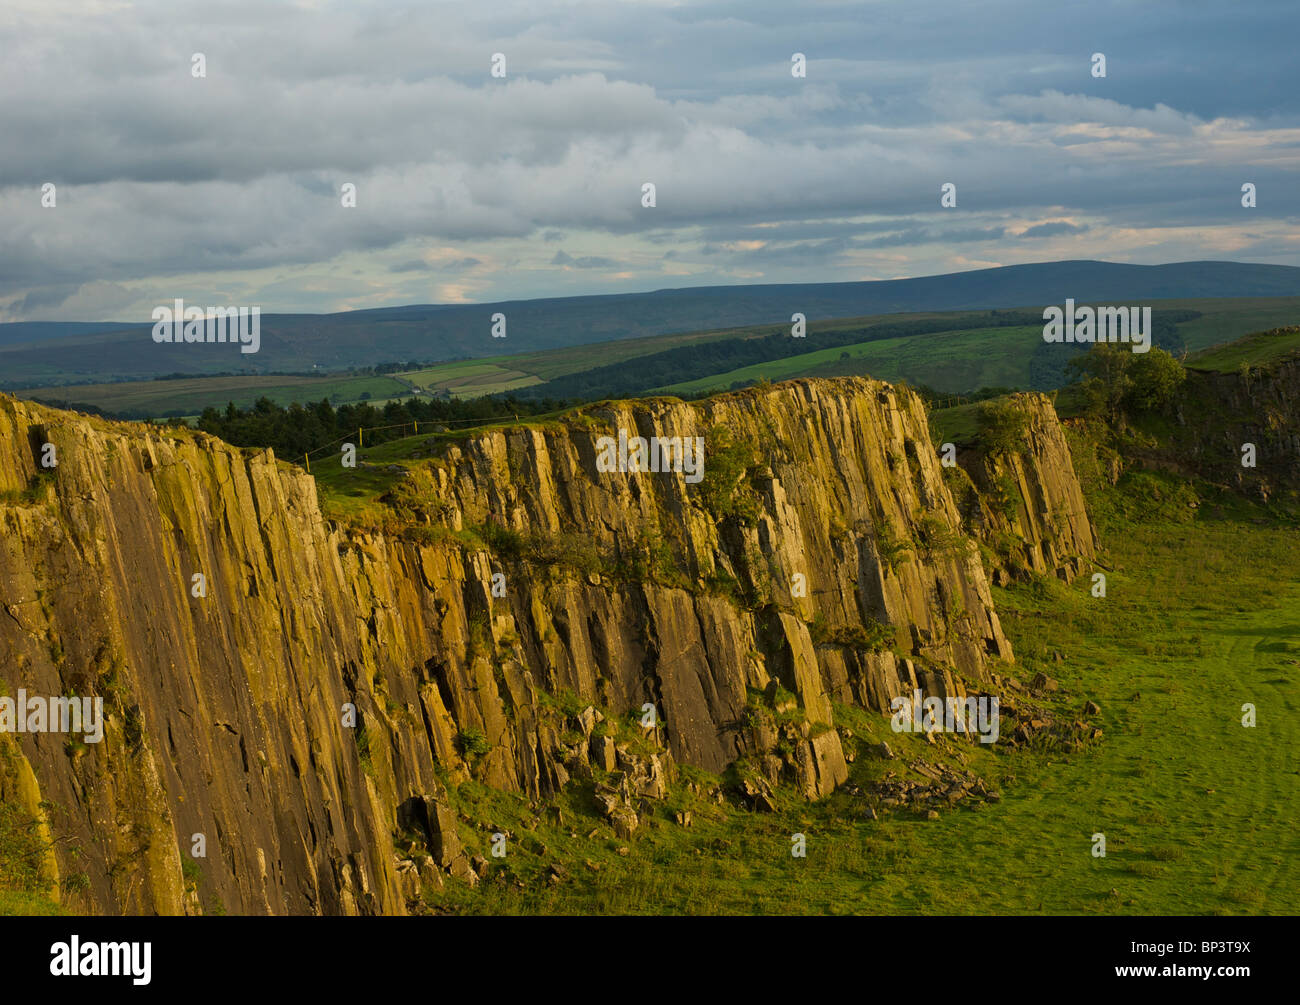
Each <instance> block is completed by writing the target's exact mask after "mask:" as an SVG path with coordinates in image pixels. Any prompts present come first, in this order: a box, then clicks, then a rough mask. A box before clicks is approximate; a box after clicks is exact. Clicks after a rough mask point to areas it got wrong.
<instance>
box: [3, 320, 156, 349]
mask: <svg viewBox="0 0 1300 1005" xmlns="http://www.w3.org/2000/svg"><path fill="white" fill-rule="evenodd" d="M137 327H138V325H131V324H120V323H117V322H113V321H15V322H12V323H10V324H0V345H19V344H21V343H23V342H47V341H49V340H50V339H55V338H66V337H67V336H69V335H96V334H99V333H101V332H119V331H125V330H128V329H134V328H137Z"/></svg>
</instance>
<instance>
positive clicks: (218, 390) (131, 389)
mask: <svg viewBox="0 0 1300 1005" xmlns="http://www.w3.org/2000/svg"><path fill="white" fill-rule="evenodd" d="M405 392H406V387H405V385H404V384H402V382H401V381H398V380H394V379H393V378H392V377H276V376H253V375H250V376H244V377H193V378H181V379H177V380H140V381H124V382H121V383H116V384H79V385H72V386H67V387H41V388H29V389H27V390H24V391H15V392H14V394H15V395H16V396H17V397H19V398H43V399H48V400H65V399H66V400H67V401H71V402H76V403H78V404H82V405H93V406H94V407H96V408H99V409H102V410H103V411H105V412H110V413H119V412H128V413H136V412H139V413H149V414H150V415H154V416H160V415H164V414H166V413H168V412H172V411H176V410H177V409H184V410H185V413H186V414H196V415H197V414H198V413H200V412H202V411H203V409H205V408H207V407H208V406H209V405H210V406H212V407H214V408H225V406H226V404H227V402H231V401H233V402H234V403H235V407H237V408H249V407H251V406H252V405H253V404H254V402H256V401H257V399H258V398H262V397H266V398H270V399H271V400H272V401H274V402H275V403H276V404H277V405H290V404H292V403H293V402H295V401H296V402H298V403H299V404H305V403H307V402H309V401H320V400H321V399H322V398H329V399H331V400H334V401H336V403H338V404H344V403H347V402H357V401H362V400H369V399H372V398H373V399H379V398H385V397H389V396H393V395H404V394H405ZM362 395H366V396H367V398H366V399H363V398H362Z"/></svg>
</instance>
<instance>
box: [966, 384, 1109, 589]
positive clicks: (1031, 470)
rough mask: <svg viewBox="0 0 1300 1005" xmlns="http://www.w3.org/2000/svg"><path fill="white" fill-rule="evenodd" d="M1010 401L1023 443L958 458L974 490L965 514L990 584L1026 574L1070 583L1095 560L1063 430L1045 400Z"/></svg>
mask: <svg viewBox="0 0 1300 1005" xmlns="http://www.w3.org/2000/svg"><path fill="white" fill-rule="evenodd" d="M1010 400H1011V402H1012V403H1013V404H1014V405H1015V407H1016V409H1017V410H1018V411H1019V413H1020V415H1021V416H1022V417H1023V421H1024V427H1023V437H1022V438H1023V446H1022V447H1021V448H1019V449H1016V450H1014V451H1009V452H990V451H988V450H986V449H981V448H977V449H974V450H971V451H969V452H967V453H965V454H963V455H962V456H961V457H960V458H959V460H960V463H961V467H962V468H963V469H964V470H965V471H966V472H967V473H968V474H969V476H970V479H971V481H972V482H973V484H974V486H975V488H976V490H977V491H978V498H977V499H975V500H973V501H972V505H971V506H970V507H969V509H968V514H969V515H970V516H971V518H972V519H971V522H972V524H973V526H974V527H975V529H976V530H977V533H978V534H979V537H980V539H981V540H983V541H984V542H985V543H986V544H988V545H989V546H990V548H991V550H992V551H993V553H994V554H995V555H996V557H997V558H996V562H995V563H994V568H993V570H992V573H993V580H994V582H995V583H997V584H998V585H1002V584H1003V583H1004V582H1007V581H1010V580H1011V579H1015V578H1019V577H1021V576H1023V575H1024V574H1026V573H1036V574H1039V575H1056V576H1059V577H1061V578H1062V579H1066V580H1072V579H1074V578H1075V577H1076V576H1077V575H1079V573H1081V572H1082V571H1083V570H1084V568H1086V567H1087V565H1088V564H1089V563H1090V562H1091V561H1092V560H1093V559H1094V558H1095V557H1096V552H1097V541H1096V534H1095V532H1094V531H1093V528H1092V522H1091V521H1090V520H1089V519H1088V511H1087V508H1086V506H1085V505H1084V499H1083V490H1082V489H1081V488H1080V486H1079V481H1078V478H1077V477H1076V475H1075V471H1074V463H1073V461H1072V460H1071V458H1070V447H1069V444H1067V443H1066V440H1065V432H1064V430H1063V429H1062V427H1061V422H1060V420H1059V419H1058V418H1057V416H1056V411H1055V409H1053V408H1052V403H1051V401H1050V400H1049V399H1048V397H1047V396H1046V395H1044V394H1038V393H1032V394H1016V395H1012V396H1011V399H1010Z"/></svg>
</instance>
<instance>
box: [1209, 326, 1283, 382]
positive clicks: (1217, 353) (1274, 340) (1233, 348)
mask: <svg viewBox="0 0 1300 1005" xmlns="http://www.w3.org/2000/svg"><path fill="white" fill-rule="evenodd" d="M1294 352H1300V328H1296V329H1295V330H1294V331H1278V332H1257V333H1256V334H1254V335H1249V336H1247V337H1246V338H1243V339H1238V340H1237V341H1236V342H1233V343H1232V344H1231V345H1226V346H1216V347H1215V348H1213V349H1206V350H1204V351H1202V352H1199V353H1197V354H1196V355H1194V356H1192V357H1191V358H1190V359H1188V361H1187V365H1188V366H1189V367H1191V368H1192V369H1194V370H1213V371H1217V372H1219V373H1233V372H1235V371H1237V370H1239V369H1241V367H1243V366H1263V365H1264V364H1266V363H1271V362H1273V361H1274V360H1278V359H1281V358H1282V357H1283V356H1289V355H1291V354H1292V353H1294Z"/></svg>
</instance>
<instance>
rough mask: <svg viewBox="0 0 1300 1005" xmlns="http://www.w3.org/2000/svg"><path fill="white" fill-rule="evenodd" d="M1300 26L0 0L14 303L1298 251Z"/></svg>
mask: <svg viewBox="0 0 1300 1005" xmlns="http://www.w3.org/2000/svg"><path fill="white" fill-rule="evenodd" d="M1297 38H1300V3H1297V2H1296V0H1276V2H1274V0H1248V2H1242V3H1223V2H1222V0H1213V2H1201V0H1179V2H1176V3H1175V2H1161V0H1087V2H1082V3H1075V2H1069V0H1050V2H1044V0H966V2H944V3H938V2H931V0H902V2H893V0H889V2H875V3H837V2H821V3H818V2H810V0H797V2H789V0H780V2H771V0H743V2H740V3H692V2H682V3H671V2H654V0H646V2H613V0H600V2H591V3H587V2H551V0H523V2H517V3H516V2H510V0H486V2H484V0H480V2H476V3H468V4H464V3H445V4H444V3H431V2H420V3H411V4H406V3H397V2H370V3H363V2H337V3H335V2H328V0H320V2H315V0H301V2H297V3H271V2H268V0H247V2H243V3H220V2H211V0H205V2H201V3H188V2H184V0H157V2H154V0H147V2H126V0H121V2H119V0H0V321H20V320H121V321H138V320H147V319H148V317H149V314H150V312H151V310H152V309H153V307H154V306H155V305H157V304H160V303H170V302H171V301H172V300H173V299H174V298H176V297H182V298H184V299H185V300H186V301H188V302H189V303H191V304H195V305H200V306H207V305H218V304H220V305H225V304H249V305H251V304H257V305H260V306H261V307H262V310H263V311H264V312H272V311H275V312H280V311H312V312H315V311H335V310H348V309H357V308H365V307H378V306H386V305H397V304H412V303H458V302H462V303H463V302H483V301H493V300H506V299H514V298H531V297H545V296H568V295H575V294H586V293H618V292H631V291H639V290H653V289H659V288H663V287H674V286H701V285H717V284H737V283H767V282H838V281H851V280H862V279H891V278H896V277H902V276H917V275H931V274H935V273H943V272H956V271H963V270H967V269H972V268H983V267H988V266H994V265H1010V264H1016V263H1021V262H1038V261H1054V260H1059V259H1071V258H1093V259H1104V260H1109V261H1121V262H1136V263H1143V264H1157V263H1163V262H1176V261H1189V260H1199V259H1234V260H1238V261H1250V262H1271V263H1279V264H1288V265H1300V228H1298V227H1297V224H1298V223H1300V198H1298V197H1297V194H1296V190H1297V186H1298V185H1300V113H1298V108H1300V98H1297V92H1298V91H1300V71H1298V70H1297V65H1298V64H1297V59H1296V54H1295V46H1296V39H1297ZM796 52H801V53H804V54H805V55H806V57H807V76H806V77H805V78H803V79H797V78H795V77H793V76H792V75H791V56H792V54H793V53H796ZM1094 52H1101V53H1104V54H1105V57H1106V77H1105V78H1095V77H1094V76H1093V75H1092V62H1091V58H1090V57H1091V56H1092V54H1093V53H1094ZM194 53H202V54H203V55H204V57H205V59H206V74H207V75H206V77H202V78H196V77H195V76H194V75H193V72H192V65H193V64H192V57H193V54H194ZM494 53H502V54H504V56H505V59H506V74H507V75H506V76H505V78H503V79H498V78H494V77H493V76H492V75H491V73H490V70H491V61H492V56H493V54H494ZM644 182H653V183H654V184H655V186H656V188H657V192H656V197H657V205H656V206H655V207H654V208H644V207H643V206H642V204H641V203H642V194H641V193H642V189H641V186H642V184H643V183H644ZM945 182H951V183H953V184H954V185H956V187H957V207H956V208H954V209H944V208H941V206H940V187H941V186H942V185H943V184H944V183H945ZM1245 182H1251V183H1254V184H1255V185H1256V186H1257V191H1258V196H1257V198H1258V207H1257V208H1255V209H1246V208H1243V207H1242V205H1241V198H1242V197H1241V186H1242V184H1243V183H1245ZM46 183H53V184H54V185H55V186H56V189H55V198H56V202H57V204H56V206H55V207H54V208H45V207H42V205H41V199H42V186H43V185H45V184H46ZM345 183H352V184H354V185H355V186H356V192H357V197H356V202H357V205H356V207H355V208H345V207H343V206H342V204H341V197H340V190H341V186H343V185H344V184H345Z"/></svg>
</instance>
